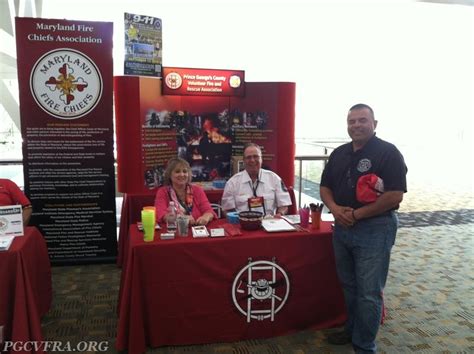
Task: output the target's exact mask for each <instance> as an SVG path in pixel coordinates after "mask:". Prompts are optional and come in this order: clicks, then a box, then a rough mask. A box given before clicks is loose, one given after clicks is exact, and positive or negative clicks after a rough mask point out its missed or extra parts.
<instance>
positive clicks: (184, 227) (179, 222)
mask: <svg viewBox="0 0 474 354" xmlns="http://www.w3.org/2000/svg"><path fill="white" fill-rule="evenodd" d="M188 226H189V218H188V217H187V216H185V215H179V216H178V217H177V218H176V232H177V233H178V236H181V237H186V236H188Z"/></svg>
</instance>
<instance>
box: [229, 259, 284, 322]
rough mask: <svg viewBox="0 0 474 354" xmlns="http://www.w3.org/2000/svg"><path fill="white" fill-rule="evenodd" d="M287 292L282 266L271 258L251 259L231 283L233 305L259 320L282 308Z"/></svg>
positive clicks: (246, 314) (273, 315)
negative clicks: (262, 259) (263, 259)
mask: <svg viewBox="0 0 474 354" xmlns="http://www.w3.org/2000/svg"><path fill="white" fill-rule="evenodd" d="M289 293H290V281H289V279H288V275H287V274H286V272H285V270H284V269H283V268H282V267H280V266H279V265H278V264H276V262H275V259H274V258H273V259H272V261H271V262H270V261H255V262H253V261H252V258H249V259H248V264H247V265H246V266H245V267H243V268H242V269H241V270H240V271H239V273H238V274H237V276H236V277H235V279H234V283H233V284H232V300H233V301H234V305H235V307H237V309H238V310H239V311H240V312H241V313H242V314H243V315H245V316H246V317H247V322H250V321H251V319H252V318H253V319H255V320H258V321H263V320H264V319H266V318H270V320H271V321H274V320H275V315H276V314H277V313H278V312H279V311H280V310H281V309H282V307H283V306H284V305H285V303H286V300H287V299H288V294H289Z"/></svg>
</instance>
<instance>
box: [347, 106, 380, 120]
mask: <svg viewBox="0 0 474 354" xmlns="http://www.w3.org/2000/svg"><path fill="white" fill-rule="evenodd" d="M364 108H366V109H368V110H369V111H370V113H372V117H373V118H374V119H375V114H374V110H373V109H372V108H371V107H370V106H369V105H367V104H365V103H357V104H355V105H353V106H352V107H351V108H350V109H349V112H350V111H352V110H354V109H364Z"/></svg>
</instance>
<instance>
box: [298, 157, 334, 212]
mask: <svg viewBox="0 0 474 354" xmlns="http://www.w3.org/2000/svg"><path fill="white" fill-rule="evenodd" d="M326 152H327V151H325V153H326ZM328 159H329V155H328V154H325V155H305V156H295V161H298V171H295V172H296V173H295V181H297V186H295V189H297V190H298V198H297V199H298V209H299V208H300V207H301V197H302V193H303V161H310V162H312V161H323V162H324V167H325V166H326V163H327V161H328ZM313 182H316V181H313Z"/></svg>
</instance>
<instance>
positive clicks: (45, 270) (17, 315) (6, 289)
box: [0, 227, 52, 353]
mask: <svg viewBox="0 0 474 354" xmlns="http://www.w3.org/2000/svg"><path fill="white" fill-rule="evenodd" d="M51 299H52V287H51V266H50V262H49V257H48V250H47V248H46V243H45V241H44V239H43V236H42V235H41V233H40V232H39V231H38V229H37V228H35V227H27V228H25V235H24V236H18V237H15V239H14V241H13V243H12V245H11V246H10V249H9V250H8V251H5V252H0V326H4V327H3V339H4V341H13V342H26V341H41V340H43V335H42V333H41V320H40V319H41V316H43V315H44V314H46V312H48V310H49V308H50V306H51ZM26 352H28V353H30V352H29V351H15V353H26Z"/></svg>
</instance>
